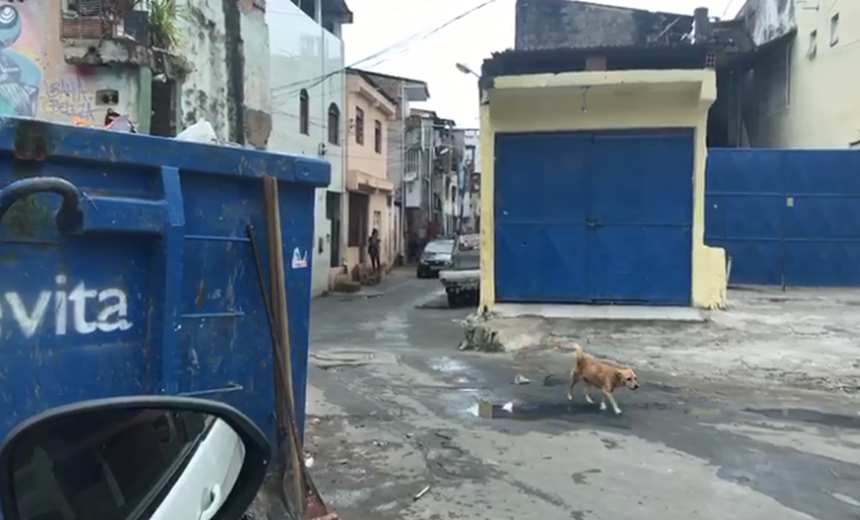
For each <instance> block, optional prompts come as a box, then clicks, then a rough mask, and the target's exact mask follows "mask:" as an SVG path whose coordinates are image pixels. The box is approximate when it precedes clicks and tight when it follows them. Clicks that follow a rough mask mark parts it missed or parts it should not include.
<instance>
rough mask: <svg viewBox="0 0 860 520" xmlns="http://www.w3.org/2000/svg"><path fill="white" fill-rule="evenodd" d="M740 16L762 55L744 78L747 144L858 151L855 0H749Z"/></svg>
mask: <svg viewBox="0 0 860 520" xmlns="http://www.w3.org/2000/svg"><path fill="white" fill-rule="evenodd" d="M738 18H739V19H740V20H743V22H744V24H745V26H746V27H747V29H748V31H749V33H750V35H751V37H752V39H753V41H754V42H755V44H756V45H757V46H759V47H760V48H763V49H765V51H766V52H763V54H765V55H764V56H762V57H761V58H760V59H759V60H757V62H756V64H755V66H754V67H753V72H752V74H750V75H749V76H747V77H745V78H744V81H745V82H744V85H743V86H744V91H743V94H744V96H743V99H742V102H743V104H744V114H743V123H744V125H745V126H746V133H747V134H749V139H748V140H749V144H750V145H751V146H770V147H779V148H789V147H790V148H849V147H850V148H858V147H860V104H858V103H857V88H856V87H857V82H858V78H860V70H858V69H857V66H856V64H857V63H860V45H858V43H860V3H858V2H844V1H843V2H820V1H816V2H802V1H797V0H788V1H786V0H748V1H747V3H746V4H745V5H744V6H743V8H742V9H741V11H740V13H739V15H738Z"/></svg>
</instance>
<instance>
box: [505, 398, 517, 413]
mask: <svg viewBox="0 0 860 520" xmlns="http://www.w3.org/2000/svg"><path fill="white" fill-rule="evenodd" d="M502 410H504V411H506V412H508V413H514V403H513V401H511V402H509V403H505V404H504V406H502Z"/></svg>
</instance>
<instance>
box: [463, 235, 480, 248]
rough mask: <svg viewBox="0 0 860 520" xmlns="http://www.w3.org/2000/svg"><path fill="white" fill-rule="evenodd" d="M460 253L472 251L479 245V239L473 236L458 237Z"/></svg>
mask: <svg viewBox="0 0 860 520" xmlns="http://www.w3.org/2000/svg"><path fill="white" fill-rule="evenodd" d="M459 243H460V251H472V250H475V249H477V248H478V245H479V244H480V243H481V241H480V237H479V236H478V235H475V234H469V235H460V241H459Z"/></svg>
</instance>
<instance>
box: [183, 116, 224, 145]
mask: <svg viewBox="0 0 860 520" xmlns="http://www.w3.org/2000/svg"><path fill="white" fill-rule="evenodd" d="M176 139H177V140H178V141H194V142H197V143H217V142H218V136H217V135H216V134H215V129H214V128H212V124H211V123H210V122H209V121H206V120H205V119H201V120H199V121H197V122H196V123H194V124H193V125H191V126H189V127H188V128H186V129H185V130H183V131H181V132H179V135H177V136H176Z"/></svg>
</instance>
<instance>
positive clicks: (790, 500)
mask: <svg viewBox="0 0 860 520" xmlns="http://www.w3.org/2000/svg"><path fill="white" fill-rule="evenodd" d="M439 287H440V286H439V285H438V281H435V280H417V279H414V278H413V277H411V276H410V273H409V272H407V271H402V272H398V273H396V274H395V275H394V276H392V277H391V278H389V279H388V280H386V282H385V284H384V286H383V287H382V288H381V293H382V294H381V295H380V296H377V297H372V298H356V297H348V298H342V297H338V296H329V297H324V298H320V299H318V300H316V301H315V302H314V305H313V315H312V356H313V358H312V363H311V369H310V384H311V387H310V390H309V396H308V401H309V402H308V413H309V414H310V416H309V420H308V431H307V439H308V440H307V445H308V447H309V449H310V450H311V451H312V452H313V454H314V466H313V469H312V472H313V475H314V479H315V482H316V483H317V485H318V487H319V488H320V490H321V492H322V493H323V495H324V497H325V498H326V499H327V501H328V502H329V504H330V505H331V506H334V508H335V509H336V510H338V511H339V512H340V513H341V515H342V516H343V517H344V518H345V519H347V520H371V519H455V518H456V519H484V518H486V519H493V520H500V519H508V518H510V519H520V518H573V519H579V520H588V519H616V520H618V519H631V520H632V519H643V518H645V519H651V518H654V519H657V518H659V519H666V520H671V519H682V518H683V519H687V518H703V519H726V518H728V517H734V518H738V519H759V518H761V519H764V518H769V519H770V518H779V519H780V520H782V519H785V520H790V519H802V518H815V519H821V520H825V519H826V520H842V519H846V520H847V519H855V520H856V519H860V407H858V403H857V400H856V399H851V398H850V397H847V396H842V395H834V394H823V393H810V392H802V391H799V390H797V391H795V390H791V389H782V390H774V389H762V388H756V387H754V386H745V385H742V384H738V383H728V382H725V383H714V382H712V381H711V382H704V381H703V380H697V379H696V378H685V379H680V378H676V377H673V376H671V375H668V374H660V373H644V374H643V373H640V374H639V377H640V382H642V383H643V386H642V388H641V389H640V390H638V391H636V392H620V393H619V394H617V400H618V403H619V405H620V406H621V408H622V410H623V412H624V413H623V414H622V415H621V416H618V417H616V416H613V415H611V414H607V413H605V412H599V411H598V409H597V407H596V405H595V406H592V405H588V404H586V403H585V402H584V400H582V398H581V394H579V395H578V396H577V397H578V399H577V400H575V401H574V402H573V403H568V402H567V401H566V399H565V388H564V373H565V372H566V370H567V368H568V366H566V365H562V366H555V365H553V363H555V364H556V365H557V364H559V361H558V358H557V357H555V358H547V359H525V360H524V359H516V358H514V357H513V356H510V355H505V354H503V355H489V354H472V353H463V352H459V351H458V350H457V345H458V343H459V341H460V340H461V339H462V331H461V329H460V326H459V323H458V321H459V320H460V319H462V318H463V317H464V316H465V315H466V314H467V313H468V310H463V309H459V310H458V309H447V308H446V305H445V303H444V295H443V293H441V292H440V291H439ZM594 354H596V355H599V354H600V353H599V352H595V353H594ZM516 374H522V375H524V376H526V377H528V378H529V379H530V380H531V381H532V382H531V383H530V384H527V385H514V384H512V382H513V380H514V377H515V376H516ZM547 375H549V376H550V377H548V378H546V379H545V377H546V376H547ZM482 398H486V399H490V400H491V401H492V402H494V403H496V404H497V405H502V404H504V403H508V402H513V403H514V404H513V412H512V413H511V412H506V411H504V410H502V409H501V408H500V406H497V407H496V410H495V415H496V417H495V418H493V419H482V418H478V417H477V416H476V415H475V413H474V410H475V405H476V403H477V402H478V400H479V399H482ZM426 486H430V491H429V492H427V493H426V494H425V495H424V496H422V497H421V498H420V499H418V500H415V499H414V495H415V494H417V493H419V492H420V491H421V490H422V489H423V488H425V487H426Z"/></svg>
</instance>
